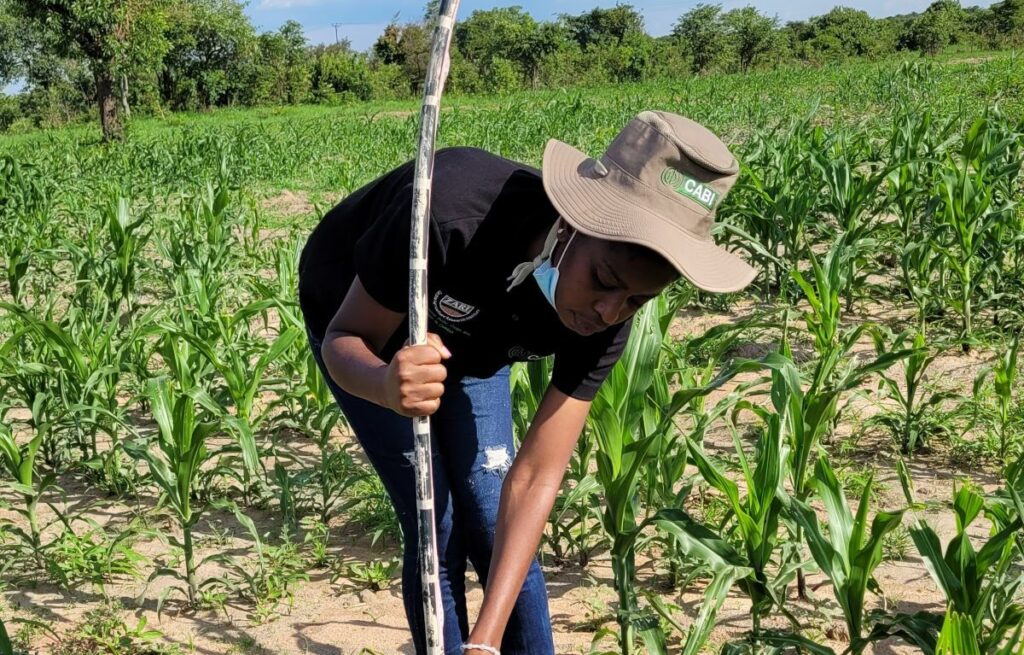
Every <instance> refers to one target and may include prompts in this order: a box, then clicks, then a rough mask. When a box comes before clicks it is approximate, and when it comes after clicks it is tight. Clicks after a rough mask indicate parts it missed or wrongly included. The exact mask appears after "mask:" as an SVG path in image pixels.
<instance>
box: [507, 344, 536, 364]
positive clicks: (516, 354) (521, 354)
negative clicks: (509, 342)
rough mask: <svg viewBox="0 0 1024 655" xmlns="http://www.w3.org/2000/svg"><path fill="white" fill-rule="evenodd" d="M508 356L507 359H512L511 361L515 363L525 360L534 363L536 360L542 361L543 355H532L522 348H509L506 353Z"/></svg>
mask: <svg viewBox="0 0 1024 655" xmlns="http://www.w3.org/2000/svg"><path fill="white" fill-rule="evenodd" d="M508 356H509V359H512V360H515V361H523V360H527V361H531V362H535V361H537V360H540V359H544V355H538V354H537V353H532V352H530V351H529V350H527V349H526V348H523V347H522V346H513V347H512V348H510V349H509V351H508Z"/></svg>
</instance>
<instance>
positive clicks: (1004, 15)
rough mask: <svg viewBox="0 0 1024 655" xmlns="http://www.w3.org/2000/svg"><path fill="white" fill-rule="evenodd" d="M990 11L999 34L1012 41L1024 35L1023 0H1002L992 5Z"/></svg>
mask: <svg viewBox="0 0 1024 655" xmlns="http://www.w3.org/2000/svg"><path fill="white" fill-rule="evenodd" d="M990 11H991V12H992V22H993V24H994V25H995V28H996V30H997V31H998V32H999V34H1001V35H1002V36H1003V37H1009V38H1010V39H1011V40H1012V41H1014V42H1016V41H1019V40H1020V39H1021V38H1022V37H1024V0H1003V1H1002V2H997V3H996V4H994V5H992V7H991V8H990Z"/></svg>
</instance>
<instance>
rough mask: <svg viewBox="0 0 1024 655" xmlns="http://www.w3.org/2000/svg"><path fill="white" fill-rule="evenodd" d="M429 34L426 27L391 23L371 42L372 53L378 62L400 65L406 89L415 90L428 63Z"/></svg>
mask: <svg viewBox="0 0 1024 655" xmlns="http://www.w3.org/2000/svg"><path fill="white" fill-rule="evenodd" d="M430 37H431V34H430V33H429V32H428V31H427V27H426V26H425V25H422V24H418V23H407V24H406V25H404V26H401V27H399V26H398V25H397V24H395V23H394V22H392V23H391V24H389V25H388V26H387V27H386V28H384V33H383V34H381V35H380V37H378V38H377V41H376V42H375V43H374V44H373V53H374V56H375V57H376V58H377V60H378V61H380V62H381V63H382V64H395V65H398V66H400V67H401V69H402V72H403V73H404V74H405V78H406V79H407V80H408V81H409V86H410V89H411V90H412V91H413V92H414V93H415V92H418V91H419V89H420V88H422V86H423V82H424V78H425V77H426V74H427V64H428V63H429V62H430Z"/></svg>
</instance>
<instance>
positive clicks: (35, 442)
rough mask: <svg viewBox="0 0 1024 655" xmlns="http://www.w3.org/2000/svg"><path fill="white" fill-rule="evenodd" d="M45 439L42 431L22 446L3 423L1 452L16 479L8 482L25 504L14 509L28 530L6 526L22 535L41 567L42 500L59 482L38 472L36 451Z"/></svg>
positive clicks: (48, 474) (0, 439)
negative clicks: (26, 524) (40, 505)
mask: <svg viewBox="0 0 1024 655" xmlns="http://www.w3.org/2000/svg"><path fill="white" fill-rule="evenodd" d="M42 440H43V433H41V432H40V433H38V434H36V436H35V437H34V438H33V439H32V440H31V441H29V442H28V443H27V444H25V445H24V446H19V445H18V444H17V443H16V442H15V441H14V435H13V434H12V432H11V428H10V426H8V425H7V424H6V423H4V422H0V454H2V456H3V464H4V468H5V469H7V473H8V474H10V476H11V477H12V478H13V482H9V483H7V484H8V486H10V487H11V489H12V490H13V491H14V492H16V493H17V494H18V495H19V496H21V500H22V502H23V503H24V507H23V508H21V507H19V508H16V509H15V510H14V511H15V512H17V514H18V515H19V516H21V517H22V518H24V519H25V521H26V522H27V523H28V532H25V531H24V530H23V529H22V528H21V527H19V526H16V525H8V526H6V529H7V530H10V531H11V532H12V533H13V534H15V535H17V536H18V537H20V538H21V540H22V542H23V543H24V544H25V545H26V546H27V547H28V549H29V551H30V553H31V555H32V558H33V560H34V561H35V565H36V568H39V569H42V568H44V566H45V562H44V558H43V542H42V529H41V527H40V525H39V512H38V508H39V500H40V499H41V498H42V496H43V494H45V493H46V492H47V491H49V490H51V489H53V488H55V483H56V477H55V476H54V475H53V474H52V473H47V474H46V475H42V476H40V475H39V474H38V472H37V471H36V453H37V452H38V451H39V445H40V444H41V443H42Z"/></svg>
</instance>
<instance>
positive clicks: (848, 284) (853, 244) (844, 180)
mask: <svg viewBox="0 0 1024 655" xmlns="http://www.w3.org/2000/svg"><path fill="white" fill-rule="evenodd" d="M815 165H816V166H817V167H818V169H819V170H820V171H821V175H822V176H823V177H824V180H825V194H824V198H823V200H822V204H821V209H822V210H823V211H824V212H825V213H827V214H829V215H830V216H832V217H833V218H834V219H835V221H836V223H837V225H838V228H839V232H840V234H841V235H842V239H843V241H844V243H845V244H846V246H847V249H848V251H847V254H846V256H845V257H844V262H845V268H846V270H845V272H844V274H843V276H842V278H841V280H842V286H841V289H840V291H841V293H842V295H843V296H844V297H845V302H846V311H847V312H849V311H852V310H853V301H854V292H855V291H856V290H858V289H860V288H862V287H863V286H864V282H865V280H866V278H867V276H866V275H864V274H863V273H862V272H861V269H862V267H863V266H864V264H865V262H866V257H865V255H866V254H867V253H868V252H870V251H871V250H872V249H873V248H874V247H875V246H876V245H877V243H876V241H875V239H874V235H875V228H876V226H875V220H874V219H875V217H876V215H877V211H878V206H879V202H878V201H877V199H876V196H877V194H878V189H879V187H880V186H881V185H882V183H883V182H885V180H886V178H887V176H888V175H889V172H890V171H889V169H888V168H880V167H877V166H874V164H873V162H872V154H871V147H870V143H869V142H868V141H867V139H866V138H864V137H863V136H859V135H852V134H848V133H846V132H840V133H838V135H837V136H836V137H834V138H833V139H832V141H831V143H830V144H828V147H826V148H824V149H823V150H822V151H821V153H820V154H819V155H818V157H816V159H815Z"/></svg>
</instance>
